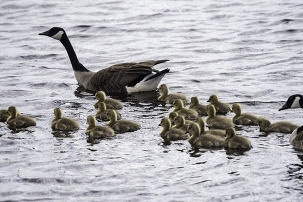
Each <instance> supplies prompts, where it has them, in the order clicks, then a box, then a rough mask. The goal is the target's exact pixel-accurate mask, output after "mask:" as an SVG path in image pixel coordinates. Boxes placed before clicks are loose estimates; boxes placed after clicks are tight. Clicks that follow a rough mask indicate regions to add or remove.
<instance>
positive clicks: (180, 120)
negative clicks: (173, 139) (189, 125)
mask: <svg viewBox="0 0 303 202" xmlns="http://www.w3.org/2000/svg"><path fill="white" fill-rule="evenodd" d="M174 123H175V124H176V126H182V125H184V124H185V118H184V116H180V115H179V116H177V117H176V118H175V119H174Z"/></svg>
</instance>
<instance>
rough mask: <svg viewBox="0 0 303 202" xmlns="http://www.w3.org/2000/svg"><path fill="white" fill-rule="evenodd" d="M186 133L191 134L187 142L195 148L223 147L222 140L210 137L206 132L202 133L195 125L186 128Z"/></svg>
mask: <svg viewBox="0 0 303 202" xmlns="http://www.w3.org/2000/svg"><path fill="white" fill-rule="evenodd" d="M186 132H187V133H190V134H191V137H190V138H189V139H188V142H189V143H190V144H191V145H192V147H195V148H201V147H203V148H211V147H223V145H224V139H223V138H220V137H217V136H214V135H211V134H209V133H206V132H202V133H201V130H200V127H199V125H198V124H197V123H192V124H191V125H190V126H188V128H187V131H186Z"/></svg>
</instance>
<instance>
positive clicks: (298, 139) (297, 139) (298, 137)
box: [289, 126, 303, 150]
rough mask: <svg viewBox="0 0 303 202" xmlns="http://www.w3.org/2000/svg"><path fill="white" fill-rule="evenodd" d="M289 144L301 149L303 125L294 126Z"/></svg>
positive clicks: (302, 146)
mask: <svg viewBox="0 0 303 202" xmlns="http://www.w3.org/2000/svg"><path fill="white" fill-rule="evenodd" d="M289 142H290V144H291V145H292V146H293V147H294V148H296V149H301V150H302V149H303V126H301V127H299V128H296V129H295V130H294V131H293V132H292V133H291V136H290V138H289Z"/></svg>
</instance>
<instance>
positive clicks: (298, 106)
mask: <svg viewBox="0 0 303 202" xmlns="http://www.w3.org/2000/svg"><path fill="white" fill-rule="evenodd" d="M299 101H300V98H299V97H296V98H295V100H294V102H293V103H292V105H291V108H301V106H300V103H299Z"/></svg>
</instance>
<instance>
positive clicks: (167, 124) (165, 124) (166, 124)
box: [159, 118, 171, 128]
mask: <svg viewBox="0 0 303 202" xmlns="http://www.w3.org/2000/svg"><path fill="white" fill-rule="evenodd" d="M159 125H160V126H162V127H163V128H170V127H171V122H170V120H169V119H168V118H163V119H161V122H160V124H159Z"/></svg>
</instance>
